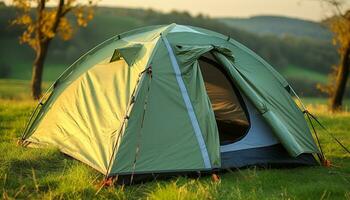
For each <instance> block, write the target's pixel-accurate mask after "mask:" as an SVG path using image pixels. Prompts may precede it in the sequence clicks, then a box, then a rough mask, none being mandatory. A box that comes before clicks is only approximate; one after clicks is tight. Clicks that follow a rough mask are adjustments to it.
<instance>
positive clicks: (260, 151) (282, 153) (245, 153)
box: [221, 144, 318, 169]
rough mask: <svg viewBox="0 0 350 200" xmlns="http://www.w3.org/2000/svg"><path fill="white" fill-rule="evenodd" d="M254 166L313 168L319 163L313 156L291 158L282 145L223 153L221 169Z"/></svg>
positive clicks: (304, 155) (302, 155)
mask: <svg viewBox="0 0 350 200" xmlns="http://www.w3.org/2000/svg"><path fill="white" fill-rule="evenodd" d="M252 165H254V166H259V167H279V168H281V167H297V166H313V165H318V162H317V161H316V159H315V158H314V156H313V155H312V154H301V155H299V156H298V157H296V158H294V157H291V156H290V155H289V154H288V152H287V151H286V150H285V148H284V147H283V146H282V145H281V144H276V145H273V146H268V147H260V148H252V149H244V150H238V151H231V152H224V153H221V168H223V169H227V168H241V167H246V166H252Z"/></svg>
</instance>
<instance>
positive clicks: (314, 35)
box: [219, 16, 332, 41]
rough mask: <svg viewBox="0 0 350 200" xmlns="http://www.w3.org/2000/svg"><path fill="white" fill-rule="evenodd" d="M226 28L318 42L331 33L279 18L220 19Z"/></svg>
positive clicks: (321, 27) (318, 25)
mask: <svg viewBox="0 0 350 200" xmlns="http://www.w3.org/2000/svg"><path fill="white" fill-rule="evenodd" d="M219 21H221V22H223V23H225V24H226V25H228V26H231V27H234V28H239V29H242V30H245V31H248V32H252V33H256V34H259V35H275V36H278V37H285V36H287V35H290V36H294V37H301V38H305V37H306V38H311V39H318V40H328V41H329V40H330V39H331V37H332V34H331V32H330V31H329V30H328V29H327V28H326V27H325V26H324V25H323V24H321V23H318V22H313V21H307V20H302V19H297V18H290V17H281V16H254V17H250V18H220V19H219Z"/></svg>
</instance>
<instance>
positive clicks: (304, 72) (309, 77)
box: [282, 65, 328, 84]
mask: <svg viewBox="0 0 350 200" xmlns="http://www.w3.org/2000/svg"><path fill="white" fill-rule="evenodd" d="M282 74H283V76H285V77H286V78H287V79H292V80H298V81H302V82H304V81H311V82H315V83H322V84H325V83H327V81H328V76H327V75H326V74H322V73H319V72H317V71H312V70H310V69H307V68H302V67H298V66H294V65H288V66H287V67H286V68H284V70H283V71H282Z"/></svg>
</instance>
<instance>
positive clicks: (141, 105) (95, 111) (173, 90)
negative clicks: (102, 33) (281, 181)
mask: <svg viewBox="0 0 350 200" xmlns="http://www.w3.org/2000/svg"><path fill="white" fill-rule="evenodd" d="M290 88H291V86H290V85H289V84H288V82H287V81H286V80H285V79H284V78H283V77H282V76H281V75H280V74H279V73H278V72H277V71H275V70H274V69H273V67H271V66H270V65H269V64H268V63H267V62H265V61H264V60H263V59H262V58H261V57H259V56H258V55H256V54H255V53H254V52H252V51H251V50H249V49H248V48H247V47H245V46H243V45H242V44H240V43H238V42H237V41H235V40H233V39H231V38H230V37H227V36H224V35H221V34H219V33H216V32H213V31H209V30H206V29H202V28H197V27H191V26H183V25H177V24H171V25H162V26H151V27H145V28H141V29H136V30H133V31H130V32H126V33H123V34H120V35H117V36H115V37H112V38H110V39H109V40H107V41H105V42H103V43H102V44H100V45H98V46H97V47H95V48H93V49H92V50H90V51H89V52H87V53H86V54H85V55H83V56H82V57H81V58H80V59H78V60H77V61H76V62H75V63H74V64H73V65H71V66H70V67H69V68H68V69H67V70H66V71H65V72H64V73H63V74H62V75H61V76H60V77H59V78H58V79H57V80H56V82H55V83H54V84H53V86H52V87H51V88H50V89H49V91H48V92H47V93H46V95H45V96H44V98H43V100H42V101H41V102H40V103H39V105H38V107H37V109H36V110H35V111H34V112H33V115H32V117H31V118H30V120H29V122H28V125H27V127H26V129H25V131H24V134H23V137H22V144H23V145H24V146H29V147H45V146H54V147H57V148H58V149H59V150H60V151H62V152H63V153H65V154H67V155H69V156H71V157H73V158H75V159H77V160H79V161H81V162H83V163H85V164H87V165H89V166H91V167H92V168H94V169H96V170H98V171H100V172H101V173H103V174H105V175H106V177H112V176H119V175H140V174H166V173H184V172H198V171H201V172H202V171H203V172H208V171H209V172H210V171H212V170H218V169H219V170H220V169H226V168H238V167H244V166H251V165H262V166H269V165H276V166H299V165H315V164H317V161H316V160H315V158H314V155H315V154H318V153H319V150H318V147H317V146H316V144H315V142H314V139H313V137H312V135H311V133H310V130H309V127H308V125H307V123H306V121H305V118H304V115H303V112H302V110H301V109H300V108H299V107H298V106H297V105H296V103H295V102H294V100H293V95H292V94H291V93H290Z"/></svg>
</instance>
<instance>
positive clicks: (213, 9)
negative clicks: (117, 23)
mask: <svg viewBox="0 0 350 200" xmlns="http://www.w3.org/2000/svg"><path fill="white" fill-rule="evenodd" d="M0 1H1V0H0ZM4 1H5V3H9V2H11V0H4ZM51 1H55V0H51ZM78 1H80V2H84V1H87V0H78ZM344 1H348V4H347V6H346V7H347V8H349V4H350V3H349V2H350V0H344ZM98 5H100V6H119V7H131V8H152V9H154V10H158V11H162V12H169V11H172V10H178V11H188V12H189V13H191V14H193V15H197V14H199V13H202V14H205V15H209V16H211V17H249V16H254V15H282V16H289V17H296V18H301V19H308V20H313V21H320V20H322V19H324V18H326V17H327V16H330V15H331V13H332V11H331V10H329V9H328V8H327V7H326V6H324V5H323V6H322V4H321V3H320V1H319V0H126V1H125V0H99V3H98Z"/></svg>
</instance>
